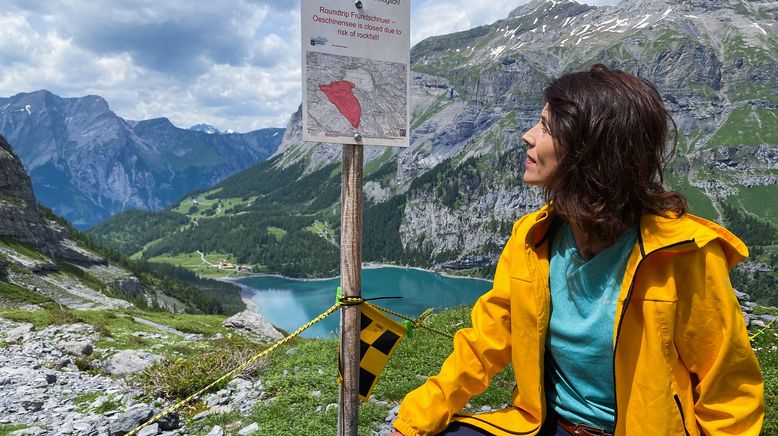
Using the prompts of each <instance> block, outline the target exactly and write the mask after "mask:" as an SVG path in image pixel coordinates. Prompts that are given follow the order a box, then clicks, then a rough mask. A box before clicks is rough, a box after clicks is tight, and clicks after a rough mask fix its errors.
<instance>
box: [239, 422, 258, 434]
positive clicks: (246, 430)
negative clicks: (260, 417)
mask: <svg viewBox="0 0 778 436" xmlns="http://www.w3.org/2000/svg"><path fill="white" fill-rule="evenodd" d="M258 431H259V424H257V423H256V422H254V423H252V424H250V425H247V426H245V427H243V428H242V429H240V431H238V434H239V435H240V436H248V435H250V434H254V433H256V432H258Z"/></svg>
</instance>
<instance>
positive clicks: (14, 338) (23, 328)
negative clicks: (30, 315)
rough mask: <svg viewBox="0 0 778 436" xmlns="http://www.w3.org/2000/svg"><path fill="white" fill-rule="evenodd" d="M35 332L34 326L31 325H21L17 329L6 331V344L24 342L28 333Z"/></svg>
mask: <svg viewBox="0 0 778 436" xmlns="http://www.w3.org/2000/svg"><path fill="white" fill-rule="evenodd" d="M34 331H35V326H34V325H32V324H26V323H25V324H22V325H20V326H18V327H14V328H12V329H11V330H8V333H6V334H5V341H6V342H18V341H20V340H24V339H25V338H26V337H27V336H28V335H29V334H30V333H32V332H34Z"/></svg>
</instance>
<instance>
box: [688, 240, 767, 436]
mask: <svg viewBox="0 0 778 436" xmlns="http://www.w3.org/2000/svg"><path fill="white" fill-rule="evenodd" d="M690 262H691V264H690V265H689V267H688V269H687V272H686V274H685V275H684V278H683V279H682V282H681V283H679V287H678V289H684V290H687V295H689V296H690V298H691V300H690V301H687V302H686V304H680V302H679V306H678V313H677V317H678V318H677V320H676V322H677V325H676V333H675V343H676V347H677V349H678V353H679V355H680V357H681V359H682V361H683V363H684V365H686V367H687V369H688V370H689V372H690V373H691V374H692V379H693V380H695V381H696V384H695V386H694V401H695V404H694V413H695V417H696V420H697V425H698V427H699V428H700V430H701V431H702V432H703V433H704V434H706V435H754V436H756V435H758V434H759V431H760V429H761V427H762V420H763V419H764V381H763V379H762V374H761V371H760V369H759V363H758V362H757V360H756V356H755V355H754V352H753V350H752V349H751V343H750V342H749V339H748V331H747V330H746V326H745V322H744V320H743V316H742V314H741V312H740V305H739V303H738V301H737V298H736V297H735V293H734V292H733V290H732V284H731V283H730V281H729V274H728V272H729V268H728V266H727V260H726V257H725V255H724V252H723V250H722V248H721V246H720V244H719V242H718V241H715V240H714V241H713V242H710V243H708V244H707V245H706V246H705V247H703V248H702V250H700V251H698V252H696V253H695V254H694V256H693V257H692V259H690ZM682 298H684V299H685V298H686V297H682Z"/></svg>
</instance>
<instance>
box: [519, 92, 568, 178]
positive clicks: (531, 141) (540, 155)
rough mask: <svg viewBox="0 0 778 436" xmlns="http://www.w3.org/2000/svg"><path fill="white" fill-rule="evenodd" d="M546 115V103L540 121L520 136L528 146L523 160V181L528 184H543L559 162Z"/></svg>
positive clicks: (547, 114)
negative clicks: (525, 158)
mask: <svg viewBox="0 0 778 436" xmlns="http://www.w3.org/2000/svg"><path fill="white" fill-rule="evenodd" d="M548 117H549V113H548V105H545V106H544V107H543V112H541V113H540V121H538V123H537V124H535V125H534V126H533V127H532V128H531V129H529V130H528V131H527V132H526V133H525V134H524V136H522V137H521V139H522V140H523V141H524V142H525V143H527V146H528V148H527V160H526V161H525V162H524V182H525V183H527V184H530V185H535V186H543V185H545V184H546V181H547V180H548V177H549V176H550V175H551V174H552V173H553V172H554V169H556V166H557V165H558V164H559V161H558V159H557V156H556V150H555V148H554V138H552V137H551V133H550V132H549V123H548Z"/></svg>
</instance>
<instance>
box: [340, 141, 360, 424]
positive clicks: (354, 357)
mask: <svg viewBox="0 0 778 436" xmlns="http://www.w3.org/2000/svg"><path fill="white" fill-rule="evenodd" d="M362 147H363V146H362V145H352V144H344V145H343V169H342V176H341V191H340V204H341V212H340V225H341V226H340V286H341V288H342V289H343V296H344V297H360V296H361V295H362V162H363V159H364V157H363V148H362ZM360 313H361V311H360V308H359V306H358V305H354V306H344V307H343V308H341V310H340V361H341V364H342V365H343V382H342V383H341V384H340V401H339V408H338V435H339V436H356V435H357V417H358V416H359V330H360V326H359V320H360Z"/></svg>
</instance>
